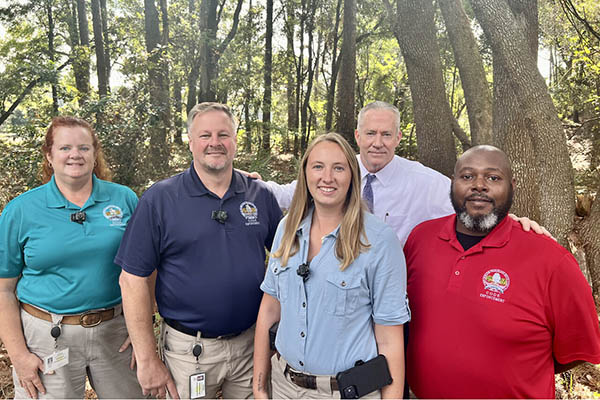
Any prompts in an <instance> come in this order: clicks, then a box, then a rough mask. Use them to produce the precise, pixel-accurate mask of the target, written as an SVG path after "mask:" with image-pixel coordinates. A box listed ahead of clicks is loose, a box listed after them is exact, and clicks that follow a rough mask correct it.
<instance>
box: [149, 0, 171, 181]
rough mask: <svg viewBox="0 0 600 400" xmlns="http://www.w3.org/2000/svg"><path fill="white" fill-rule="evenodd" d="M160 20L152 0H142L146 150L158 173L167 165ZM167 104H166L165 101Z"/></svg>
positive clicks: (162, 171) (164, 169) (160, 173)
mask: <svg viewBox="0 0 600 400" xmlns="http://www.w3.org/2000/svg"><path fill="white" fill-rule="evenodd" d="M159 24H160V21H159V16H158V10H157V9H156V4H155V3H154V0H144V25H145V39H146V51H147V52H148V87H149V95H150V105H151V110H150V113H151V115H150V121H149V125H150V128H149V130H150V153H151V156H152V162H153V164H154V165H156V167H157V168H156V169H157V175H159V176H160V175H162V174H163V173H164V172H165V171H166V170H167V167H168V147H167V126H166V125H165V124H164V121H165V119H164V117H163V118H161V116H162V115H163V114H164V111H165V104H164V100H165V99H163V98H161V96H163V95H164V92H163V85H164V76H163V69H162V60H161V58H162V53H161V49H160V48H159V44H160V43H161V34H160V27H159ZM167 104H168V103H167Z"/></svg>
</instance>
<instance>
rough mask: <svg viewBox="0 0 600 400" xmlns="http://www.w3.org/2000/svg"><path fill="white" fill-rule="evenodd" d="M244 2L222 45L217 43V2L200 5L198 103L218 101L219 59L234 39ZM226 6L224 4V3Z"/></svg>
mask: <svg viewBox="0 0 600 400" xmlns="http://www.w3.org/2000/svg"><path fill="white" fill-rule="evenodd" d="M242 4H243V0H238V2H237V7H236V9H235V12H234V13H233V22H232V26H231V30H230V31H229V33H228V34H227V36H226V37H225V39H223V41H222V42H221V43H217V29H218V24H219V18H217V6H218V5H219V2H218V1H217V0H202V3H201V5H200V35H201V43H200V90H199V93H198V102H199V103H201V102H204V101H215V100H216V99H217V87H216V84H217V82H216V80H217V77H218V76H219V70H218V66H219V58H220V57H221V55H222V54H223V52H224V51H225V50H226V49H227V46H228V45H229V42H231V40H232V39H233V38H234V36H235V34H236V32H237V27H238V23H239V17H240V11H241V9H242ZM223 5H224V3H223Z"/></svg>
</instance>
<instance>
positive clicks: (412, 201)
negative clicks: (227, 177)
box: [267, 101, 454, 246]
mask: <svg viewBox="0 0 600 400" xmlns="http://www.w3.org/2000/svg"><path fill="white" fill-rule="evenodd" d="M354 137H355V139H356V143H357V144H358V147H359V148H360V154H359V155H358V156H357V157H358V163H359V165H360V171H361V182H362V190H363V197H365V194H366V193H365V192H366V191H365V186H366V185H367V182H368V180H369V181H371V182H370V184H371V190H372V210H370V211H371V212H372V213H373V214H375V215H376V216H378V217H379V218H381V219H382V220H383V221H384V222H386V223H387V224H389V225H390V226H391V227H392V228H393V229H394V231H395V232H396V235H397V236H398V239H400V243H402V245H403V246H404V243H405V242H406V239H407V238H408V235H409V233H410V232H411V231H412V229H413V228H414V227H415V226H417V225H418V224H420V223H421V222H423V221H427V220H430V219H434V218H438V217H443V216H446V215H449V214H452V213H453V212H454V209H453V208H452V204H450V197H449V193H450V179H448V178H447V177H446V176H444V175H442V174H440V173H439V172H437V171H435V170H433V169H431V168H427V167H425V166H424V165H423V164H421V163H418V162H416V161H410V160H407V159H405V158H402V157H398V156H396V155H394V150H395V149H396V146H398V144H399V143H400V138H401V137H402V132H401V131H400V112H399V111H398V109H397V108H396V107H394V106H393V105H391V104H388V103H385V102H383V101H376V102H373V103H370V104H368V105H366V106H365V107H364V108H363V109H362V110H360V113H359V114H358V127H357V129H356V131H355V132H354ZM368 175H374V177H372V178H370V179H367V176H368ZM267 185H268V187H269V188H270V189H271V190H272V192H273V193H274V194H275V197H276V198H277V201H278V202H279V206H280V207H281V208H288V207H289V205H290V203H291V201H292V197H293V195H294V189H295V188H296V182H295V181H294V182H292V183H290V184H287V185H279V184H278V183H276V182H272V181H271V182H267ZM367 191H368V190H367ZM367 197H368V196H367ZM367 203H369V201H367Z"/></svg>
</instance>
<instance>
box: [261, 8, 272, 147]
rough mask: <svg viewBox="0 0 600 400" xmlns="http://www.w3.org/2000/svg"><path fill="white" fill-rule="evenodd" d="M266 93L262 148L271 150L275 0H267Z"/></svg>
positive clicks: (264, 98)
mask: <svg viewBox="0 0 600 400" xmlns="http://www.w3.org/2000/svg"><path fill="white" fill-rule="evenodd" d="M264 68H265V71H264V72H265V74H264V76H265V87H264V90H265V93H264V97H263V140H262V149H263V150H264V152H265V153H266V154H269V153H270V152H271V75H272V72H273V0H267V20H266V32H265V66H264Z"/></svg>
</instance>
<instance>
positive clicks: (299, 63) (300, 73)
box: [294, 0, 307, 157]
mask: <svg viewBox="0 0 600 400" xmlns="http://www.w3.org/2000/svg"><path fill="white" fill-rule="evenodd" d="M306 1H307V0H301V2H300V4H301V14H300V21H299V22H300V26H299V28H300V33H299V35H298V37H299V38H300V46H299V47H300V48H299V51H298V59H297V60H296V90H295V92H296V99H295V101H294V103H295V106H296V110H297V113H298V118H299V119H298V130H299V132H298V133H295V134H294V156H296V157H297V156H299V155H300V151H301V147H302V144H301V135H302V132H301V127H300V126H301V118H302V117H301V116H300V114H301V99H302V82H303V81H304V31H305V27H306V14H307V11H306Z"/></svg>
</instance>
